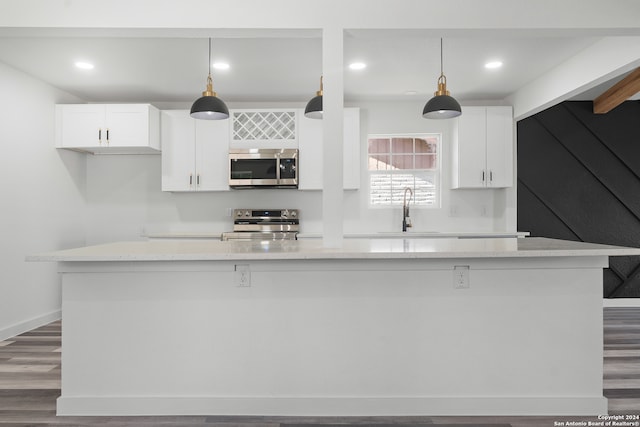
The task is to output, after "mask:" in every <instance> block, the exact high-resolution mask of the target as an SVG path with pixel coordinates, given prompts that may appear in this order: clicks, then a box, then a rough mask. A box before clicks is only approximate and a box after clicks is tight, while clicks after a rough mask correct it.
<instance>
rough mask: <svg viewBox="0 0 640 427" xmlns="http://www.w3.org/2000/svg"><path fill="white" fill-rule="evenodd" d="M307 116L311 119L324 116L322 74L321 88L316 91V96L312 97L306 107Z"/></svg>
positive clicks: (305, 113)
mask: <svg viewBox="0 0 640 427" xmlns="http://www.w3.org/2000/svg"><path fill="white" fill-rule="evenodd" d="M304 115H305V117H309V118H310V119H321V118H322V76H320V90H319V91H317V92H316V96H314V97H313V98H311V101H309V102H308V103H307V106H306V107H305V109H304Z"/></svg>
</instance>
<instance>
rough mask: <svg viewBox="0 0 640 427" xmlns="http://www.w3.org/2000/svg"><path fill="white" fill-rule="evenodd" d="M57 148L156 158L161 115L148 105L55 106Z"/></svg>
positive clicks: (158, 148) (158, 147)
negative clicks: (152, 156) (143, 155)
mask: <svg viewBox="0 0 640 427" xmlns="http://www.w3.org/2000/svg"><path fill="white" fill-rule="evenodd" d="M56 147H57V148H67V149H72V150H78V151H85V152H89V153H94V154H153V153H156V154H157V153H159V152H160V111H159V110H158V109H157V108H156V107H154V106H153V105H150V104H61V105H56Z"/></svg>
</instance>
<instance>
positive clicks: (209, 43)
mask: <svg viewBox="0 0 640 427" xmlns="http://www.w3.org/2000/svg"><path fill="white" fill-rule="evenodd" d="M209 76H211V37H209Z"/></svg>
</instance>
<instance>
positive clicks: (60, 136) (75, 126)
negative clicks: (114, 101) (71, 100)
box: [56, 104, 107, 148]
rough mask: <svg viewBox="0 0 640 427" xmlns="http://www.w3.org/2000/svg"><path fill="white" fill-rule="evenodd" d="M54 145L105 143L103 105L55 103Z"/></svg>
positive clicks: (73, 146) (97, 144) (94, 145)
mask: <svg viewBox="0 0 640 427" xmlns="http://www.w3.org/2000/svg"><path fill="white" fill-rule="evenodd" d="M56 116H57V124H56V126H57V135H56V146H57V147H59V148H82V147H101V146H102V144H103V143H104V144H105V145H106V136H107V133H106V127H105V108H104V105H91V104H80V105H75V104H69V105H57V106H56Z"/></svg>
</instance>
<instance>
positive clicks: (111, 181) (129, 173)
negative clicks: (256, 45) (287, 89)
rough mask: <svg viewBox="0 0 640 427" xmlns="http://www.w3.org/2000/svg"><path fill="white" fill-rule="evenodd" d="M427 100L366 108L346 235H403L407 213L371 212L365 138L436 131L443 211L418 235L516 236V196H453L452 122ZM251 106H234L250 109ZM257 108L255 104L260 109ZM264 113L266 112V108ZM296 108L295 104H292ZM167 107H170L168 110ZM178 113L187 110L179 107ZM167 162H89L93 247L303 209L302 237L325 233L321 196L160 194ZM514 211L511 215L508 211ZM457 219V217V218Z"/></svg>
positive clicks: (421, 212)
mask: <svg viewBox="0 0 640 427" xmlns="http://www.w3.org/2000/svg"><path fill="white" fill-rule="evenodd" d="M423 104H424V101H423V100H414V101H411V102H394V103H381V102H369V103H360V104H359V105H350V106H358V107H360V108H361V127H362V138H361V148H362V150H361V151H362V158H361V165H362V171H361V183H362V186H361V190H359V191H346V192H345V198H344V203H345V205H344V212H345V215H344V232H345V233H347V234H348V233H356V232H372V231H400V228H401V222H402V216H401V209H400V208H394V209H370V208H369V206H368V201H367V192H366V183H367V174H366V170H365V164H366V160H365V157H364V155H365V153H366V135H367V133H376V134H385V133H396V132H397V133H417V132H438V133H442V135H443V143H442V177H441V178H442V206H441V208H439V209H419V208H413V209H412V211H411V217H412V221H413V225H414V229H413V230H414V231H514V230H513V228H512V227H514V225H513V224H515V219H511V221H508V219H507V216H506V214H505V212H507V211H509V212H511V213H510V214H511V215H513V214H514V212H515V206H507V204H508V203H512V204H513V203H515V197H507V195H508V194H513V192H514V191H515V190H514V189H508V190H504V189H498V190H449V187H450V183H451V176H450V170H451V169H450V167H449V165H450V164H451V153H450V149H451V144H450V136H451V132H450V128H451V126H452V124H453V122H452V121H449V120H444V121H438V120H425V119H423V118H422V107H423V106H424V105H423ZM247 106H248V104H242V105H233V106H232V105H230V107H232V108H244V107H247ZM254 106H255V105H254ZM258 106H259V107H266V105H264V104H260V105H258ZM293 106H296V105H293ZM163 108H168V106H167V105H165V106H163ZM174 108H184V106H178V107H174ZM160 181H161V161H160V156H157V155H143V156H89V157H87V201H88V222H89V227H88V231H87V242H88V243H101V242H105V241H116V240H123V239H138V238H140V236H141V235H143V234H144V233H145V232H158V231H212V232H222V231H227V230H230V229H231V226H232V224H231V218H229V217H227V216H226V215H227V209H228V208H244V207H252V208H298V209H301V210H302V230H303V231H304V232H306V233H321V232H322V225H323V224H322V194H321V192H320V191H297V190H235V191H228V192H213V193H165V192H162V191H161V187H160V184H161V183H160ZM508 208H510V209H508ZM452 211H453V212H455V213H452Z"/></svg>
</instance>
